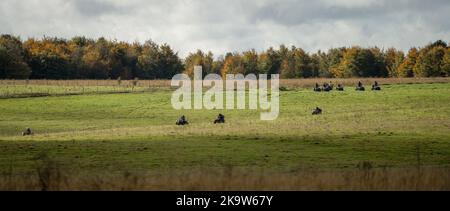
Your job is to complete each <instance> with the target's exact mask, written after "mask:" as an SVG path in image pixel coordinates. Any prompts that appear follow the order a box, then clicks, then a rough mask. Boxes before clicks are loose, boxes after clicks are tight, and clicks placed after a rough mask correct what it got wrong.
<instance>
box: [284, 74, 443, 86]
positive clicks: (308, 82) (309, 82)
mask: <svg viewBox="0 0 450 211" xmlns="http://www.w3.org/2000/svg"><path fill="white" fill-rule="evenodd" d="M330 81H331V82H332V83H333V84H335V85H336V84H342V85H344V86H347V87H354V86H355V85H356V84H357V83H358V82H359V81H361V83H363V84H364V85H366V86H369V85H371V84H373V83H374V82H375V81H377V82H378V83H379V84H381V85H388V84H425V83H449V82H450V78H440V77H439V78H308V79H282V80H280V86H284V87H286V88H289V89H299V88H311V87H314V85H315V84H316V83H318V84H319V85H322V84H323V83H325V82H326V83H329V82H330Z"/></svg>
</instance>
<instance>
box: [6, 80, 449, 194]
mask: <svg viewBox="0 0 450 211" xmlns="http://www.w3.org/2000/svg"><path fill="white" fill-rule="evenodd" d="M442 80H443V81H438V82H444V83H428V81H426V83H423V84H408V83H400V84H395V83H392V84H390V85H384V86H383V90H382V91H380V92H371V91H366V92H356V91H354V90H353V89H352V88H347V90H346V91H345V92H330V93H314V92H312V91H311V90H310V89H303V88H302V86H300V85H299V86H294V85H292V84H295V83H293V82H292V81H290V82H289V83H291V85H290V86H289V89H288V91H283V92H281V94H280V116H279V118H278V119H277V120H275V121H268V122H265V121H260V120H259V114H260V111H257V110H226V111H223V110H213V111H205V110H200V111H198V110H187V111H186V110H185V111H176V110H173V109H172V107H171V105H170V98H171V93H172V92H171V91H170V90H167V89H160V90H155V89H152V90H151V91H143V92H138V93H127V94H92V93H90V94H89V95H74V96H46V97H32V98H6V99H0V111H1V113H0V152H1V153H0V175H2V179H0V189H36V188H37V189H39V187H41V186H42V184H41V183H42V182H41V183H39V182H38V181H41V180H42V177H43V175H44V176H45V175H47V179H48V177H50V176H49V175H53V174H55V172H57V173H58V175H59V172H63V173H62V174H64V175H66V177H65V178H66V179H65V181H66V183H68V184H69V185H66V186H65V188H67V189H127V188H128V189H182V190H186V189H187V190H190V189H243V188H245V187H247V188H250V189H279V188H281V189H360V188H363V189H364V188H367V189H371V188H373V189H414V188H419V187H420V188H421V189H447V190H448V189H450V178H449V173H450V170H448V169H450V83H445V82H446V80H447V79H442ZM384 84H388V83H384ZM4 86H6V85H5V84H4V85H2V88H0V90H1V89H4ZM14 86H21V85H14ZM35 86H38V85H35ZM42 86H47V85H42ZM48 86H51V85H48ZM18 92H20V91H18ZM316 106H319V107H321V108H322V109H323V110H324V113H323V114H322V115H321V116H312V115H311V111H312V109H313V108H315V107H316ZM218 113H223V114H224V115H225V116H226V120H227V123H226V124H224V125H214V124H212V121H213V120H214V118H215V117H216V116H217V114H218ZM182 114H184V115H186V116H187V118H188V120H189V121H190V125H188V126H184V127H178V126H175V124H174V123H175V120H176V119H177V118H178V117H179V116H181V115H182ZM26 127H31V128H32V129H33V130H34V133H35V134H34V135H33V136H26V137H23V136H21V135H20V133H21V131H22V130H24V129H25V128H26ZM55 166H57V167H55ZM55 169H57V171H56V170H55ZM43 171H44V173H45V172H47V173H46V174H43V173H42V172H43ZM368 171H370V173H368ZM199 172H200V173H199ZM305 172H310V173H308V174H307V173H305ZM405 172H415V173H411V174H408V173H405ZM417 172H419V173H417ZM83 175H84V176H83ZM105 175H107V176H105ZM130 175H131V176H130ZM136 175H141V176H136ZM144 175H145V176H144ZM233 175H234V176H233ZM371 176H373V177H376V178H378V179H377V180H376V182H373V183H370V181H368V179H367V178H370V177H371ZM53 177H54V176H53ZM80 177H82V178H89V177H92V178H96V179H91V180H90V181H91V182H92V181H96V183H95V185H91V186H89V187H88V186H83V185H81V184H91V183H88V182H80ZM384 177H390V178H391V183H381V182H380V181H384V180H382V178H384ZM393 177H396V179H398V182H395V181H396V180H395V179H394V180H393V181H394V182H393V181H392V179H393ZM26 178H33V179H31V180H30V179H26ZM36 178H41V179H36ZM98 178H104V179H105V181H103V182H99V181H100V180H99V179H98ZM114 178H115V179H114ZM117 178H120V179H117ZM124 178H125V179H124ZM130 178H132V179H130ZM133 178H134V179H133ZM189 178H191V179H190V180H189ZM311 178H316V180H313V179H311ZM317 178H319V179H317ZM332 178H334V179H332ZM380 178H381V179H380ZM402 178H403V179H404V180H402ZM408 178H409V179H411V178H413V180H414V181H418V180H420V181H423V182H424V183H423V184H421V185H418V184H417V182H416V183H414V182H409V183H408V181H409V180H408ZM302 179H303V180H302ZM48 180H49V179H48ZM75 180H76V181H78V182H76V183H75V184H78V185H73V184H72V185H70V184H71V182H70V181H72V182H73V181H75ZM118 180H120V181H121V182H120V183H119V182H118V183H116V184H115V185H112V184H114V182H112V181H118ZM129 180H131V181H132V182H130V181H129ZM224 180H225V181H224ZM24 181H27V182H24ZM67 181H69V182H67ZM124 181H128V182H124ZM202 181H203V182H205V183H201V182H202ZM208 181H209V182H208ZM226 181H228V182H230V183H227V182H226ZM264 181H266V182H264ZM308 181H309V182H308ZM314 181H315V182H314ZM327 181H329V182H328V183H327ZM402 181H403V183H402ZM233 182H234V183H233ZM92 184H93V183H92ZM120 184H122V186H121V185H120ZM389 184H391V185H389ZM402 184H403V186H402ZM97 186H98V187H97ZM432 186H433V187H432ZM434 186H436V187H434ZM95 187H97V188H95ZM283 187H284V188H283ZM62 188H63V189H64V187H62Z"/></svg>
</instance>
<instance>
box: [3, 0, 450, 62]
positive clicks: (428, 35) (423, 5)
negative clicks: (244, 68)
mask: <svg viewBox="0 0 450 211" xmlns="http://www.w3.org/2000/svg"><path fill="white" fill-rule="evenodd" d="M448 11H450V1H448V0H429V1H421V0H395V1H392V0H315V1H309V0H308V1H307V0H277V1H275V0H171V1H162V0H127V1H122V0H94V1H88V0H41V1H39V0H2V1H1V2H0V14H2V15H1V18H0V33H12V34H15V35H20V36H21V37H22V38H27V37H42V36H44V35H47V36H59V37H66V38H68V37H72V36H75V35H85V36H88V37H93V38H97V37H100V36H104V37H107V38H111V39H118V40H124V41H130V42H132V41H141V42H143V41H145V40H148V39H152V40H154V41H156V42H161V43H168V44H170V45H171V46H172V47H173V48H175V49H176V50H178V51H179V52H180V55H181V56H185V55H187V54H188V52H192V51H195V50H196V49H202V50H211V51H212V52H213V53H214V54H216V55H220V54H225V53H226V52H227V51H243V50H248V49H251V48H255V49H257V50H263V49H265V48H268V47H270V46H275V47H276V46H277V45H279V44H286V45H288V46H289V45H296V46H298V47H302V48H305V50H307V51H316V50H319V49H322V50H326V49H328V48H330V47H340V46H348V45H362V46H373V45H377V46H380V47H391V46H393V47H397V48H401V49H404V50H407V49H408V48H409V47H411V46H420V45H424V44H427V43H428V42H431V41H434V40H437V39H444V40H446V41H450V40H449V38H450V22H449V21H448V20H450V13H449V12H448Z"/></svg>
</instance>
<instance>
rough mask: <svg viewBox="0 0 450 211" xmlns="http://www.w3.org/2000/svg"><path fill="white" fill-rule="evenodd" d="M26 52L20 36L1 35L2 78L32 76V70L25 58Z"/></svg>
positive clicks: (0, 72)
mask: <svg viewBox="0 0 450 211" xmlns="http://www.w3.org/2000/svg"><path fill="white" fill-rule="evenodd" d="M24 56H25V52H24V50H23V47H22V42H21V41H20V39H19V38H17V37H13V36H10V35H1V36H0V78H7V79H23V78H28V77H29V76H30V73H31V70H30V68H29V66H28V64H27V63H26V62H25V59H24Z"/></svg>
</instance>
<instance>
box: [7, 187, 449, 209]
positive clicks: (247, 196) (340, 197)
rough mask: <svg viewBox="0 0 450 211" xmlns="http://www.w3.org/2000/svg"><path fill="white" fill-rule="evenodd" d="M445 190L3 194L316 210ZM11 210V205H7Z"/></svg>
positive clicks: (406, 199)
mask: <svg viewBox="0 0 450 211" xmlns="http://www.w3.org/2000/svg"><path fill="white" fill-rule="evenodd" d="M448 199H449V197H448V193H446V192H262V191H261V192H260V191H258V192H2V194H1V196H0V202H1V204H2V207H3V208H6V207H14V210H20V208H28V209H33V210H35V209H48V208H50V209H51V208H54V209H57V210H65V209H75V210H86V208H88V209H89V210H91V209H98V208H100V209H104V208H107V207H111V208H114V209H115V210H155V208H163V209H164V210H165V209H186V208H195V209H217V208H225V209H228V208H252V209H255V208H256V209H263V208H271V209H279V208H295V210H316V209H319V210H320V209H323V208H329V209H333V210H335V209H336V208H345V209H347V208H353V209H355V208H356V209H357V210H366V209H380V210H386V209H392V208H402V210H403V209H405V208H408V207H411V208H414V209H418V208H425V209H424V210H432V208H434V207H435V208H438V207H441V208H443V207H447V208H448V206H447V205H448V203H447V202H448ZM5 210H6V209H5Z"/></svg>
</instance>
